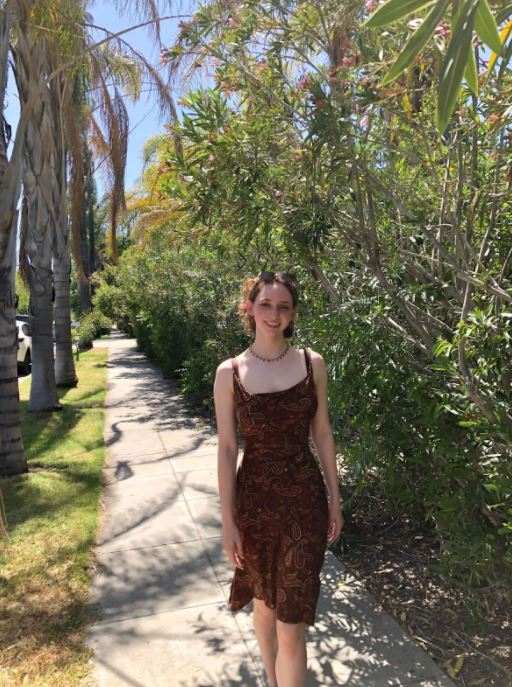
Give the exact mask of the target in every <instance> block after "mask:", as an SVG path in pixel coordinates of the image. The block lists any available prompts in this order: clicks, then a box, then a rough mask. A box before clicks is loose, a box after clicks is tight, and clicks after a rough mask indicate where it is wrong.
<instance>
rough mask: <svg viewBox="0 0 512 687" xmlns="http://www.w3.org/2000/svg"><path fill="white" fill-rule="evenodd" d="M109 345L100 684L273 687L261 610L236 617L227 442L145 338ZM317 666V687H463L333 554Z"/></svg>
mask: <svg viewBox="0 0 512 687" xmlns="http://www.w3.org/2000/svg"><path fill="white" fill-rule="evenodd" d="M103 344H105V345H108V346H109V385H108V395H107V421H106V428H105V437H106V442H107V445H108V453H107V464H106V475H107V479H108V485H107V487H106V488H105V491H104V496H103V500H102V502H103V505H104V511H103V517H102V524H101V528H100V532H99V535H98V547H97V555H98V562H99V565H98V571H97V575H96V577H95V579H94V583H93V602H94V603H97V605H98V613H99V619H98V622H97V623H96V624H95V625H93V626H92V627H91V629H90V632H89V639H88V642H89V646H90V647H91V648H92V649H93V650H94V652H95V668H94V676H95V679H96V681H97V684H98V685H99V686H100V687H117V686H121V685H127V686H132V687H164V686H165V687H235V685H243V686H244V687H252V686H255V687H256V686H257V687H264V685H265V680H264V677H263V668H262V666H261V663H260V660H259V656H258V649H257V644H256V639H255V637H254V633H253V630H252V626H251V616H250V608H246V609H243V610H242V611H240V612H239V613H238V614H237V615H235V616H233V615H232V614H231V613H230V611H229V610H228V609H227V603H226V601H227V596H228V594H229V585H230V580H231V576H232V569H231V566H230V564H229V563H228V562H227V560H226V559H225V557H224V553H223V550H222V542H221V538H220V517H219V498H218V493H217V477H216V469H215V468H216V443H215V442H216V439H215V434H214V431H213V429H212V428H211V427H210V426H208V425H206V424H205V423H204V422H202V421H201V420H199V419H196V418H193V417H191V415H190V414H189V413H188V412H187V411H186V410H185V407H184V404H183V402H182V400H181V398H180V396H179V394H178V392H177V389H176V387H175V386H174V385H173V384H172V383H171V382H169V381H167V380H164V379H163V378H162V376H161V374H160V373H159V372H158V370H157V369H156V368H155V367H154V366H153V365H151V363H149V362H148V361H147V359H146V358H145V356H144V355H142V354H141V353H139V352H137V350H136V346H135V342H134V341H133V340H131V339H127V338H124V337H122V336H121V335H114V336H113V337H112V338H111V340H110V341H108V342H103V341H102V342H99V345H103ZM308 654H309V667H310V669H309V676H308V682H307V685H308V687H312V686H313V685H317V686H321V687H324V686H327V685H347V686H348V687H389V686H391V685H415V686H417V687H450V686H451V685H453V683H452V682H451V681H450V680H449V679H448V678H447V677H446V676H445V675H444V673H443V672H442V671H441V670H440V668H438V667H437V666H436V664H435V663H434V662H433V661H432V660H431V659H430V658H429V656H428V655H427V654H426V653H425V652H424V651H423V650H422V649H421V648H420V647H419V646H418V645H417V644H415V643H414V642H413V641H411V640H410V639H409V638H407V637H406V635H405V634H404V632H403V630H402V629H401V628H400V626H399V625H398V624H397V623H396V622H395V620H394V619H393V618H392V617H390V616H389V615H387V614H385V613H382V612H379V611H377V610H375V609H374V602H373V598H372V597H371V596H370V595H369V594H368V592H366V591H365V589H364V588H363V586H362V585H361V584H360V583H358V582H357V580H355V579H354V577H353V576H352V575H351V574H350V573H349V572H348V571H347V570H346V569H345V568H344V567H343V566H342V565H341V564H340V563H339V562H338V561H337V560H336V559H335V558H334V556H332V555H331V554H330V553H327V557H326V562H325V565H324V570H323V584H322V593H321V598H320V602H319V607H318V622H317V625H316V626H315V627H314V628H311V629H310V630H309V631H308Z"/></svg>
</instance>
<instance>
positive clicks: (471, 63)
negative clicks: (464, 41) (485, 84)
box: [464, 50, 478, 98]
mask: <svg viewBox="0 0 512 687" xmlns="http://www.w3.org/2000/svg"><path fill="white" fill-rule="evenodd" d="M464 78H465V79H466V83H467V85H468V86H469V88H470V90H471V92H472V93H473V95H474V96H475V98H478V70H477V67H476V60H475V53H474V52H473V50H470V51H469V55H468V61H467V62H466V67H465V68H464Z"/></svg>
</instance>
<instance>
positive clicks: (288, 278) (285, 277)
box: [238, 271, 299, 338]
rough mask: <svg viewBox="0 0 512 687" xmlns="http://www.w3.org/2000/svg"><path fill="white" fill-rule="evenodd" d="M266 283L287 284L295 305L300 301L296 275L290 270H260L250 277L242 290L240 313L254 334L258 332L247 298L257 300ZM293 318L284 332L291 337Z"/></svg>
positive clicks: (245, 324) (246, 327) (247, 328)
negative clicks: (247, 308) (248, 308)
mask: <svg viewBox="0 0 512 687" xmlns="http://www.w3.org/2000/svg"><path fill="white" fill-rule="evenodd" d="M265 284H282V285H283V286H285V287H286V288H287V289H288V291H289V292H290V295H291V297H292V303H293V307H294V308H296V307H297V305H298V303H299V295H298V292H297V287H296V285H295V277H294V276H293V275H292V274H290V273H289V272H283V271H277V272H272V271H268V272H267V271H265V272H260V273H259V274H258V276H257V277H248V278H247V279H246V280H245V281H244V283H243V285H242V292H241V300H240V306H239V308H238V313H239V315H240V317H241V318H242V321H243V323H244V327H245V329H246V331H247V332H248V333H249V334H254V333H255V332H256V325H255V322H254V317H252V315H249V313H248V312H247V310H246V308H245V303H246V301H247V300H249V301H252V302H253V303H254V302H255V300H256V298H257V296H258V293H259V292H260V291H261V289H262V288H263V287H264V286H265ZM293 330H294V326H293V320H292V321H291V322H290V324H289V325H288V326H287V327H286V329H285V330H284V332H283V334H284V335H285V337H287V338H290V337H291V336H292V335H293Z"/></svg>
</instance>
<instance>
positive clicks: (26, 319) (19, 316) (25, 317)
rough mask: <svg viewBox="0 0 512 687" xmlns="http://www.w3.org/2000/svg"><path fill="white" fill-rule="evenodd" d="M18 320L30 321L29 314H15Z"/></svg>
mask: <svg viewBox="0 0 512 687" xmlns="http://www.w3.org/2000/svg"><path fill="white" fill-rule="evenodd" d="M16 319H17V320H18V321H19V322H30V315H16Z"/></svg>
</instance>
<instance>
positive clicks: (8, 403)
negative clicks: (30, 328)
mask: <svg viewBox="0 0 512 687" xmlns="http://www.w3.org/2000/svg"><path fill="white" fill-rule="evenodd" d="M1 196H2V194H1V193H0V200H1ZM0 207H1V206H0ZM9 224H10V226H9ZM17 224H18V214H17V213H14V214H13V215H12V216H11V217H10V218H6V217H5V213H4V212H2V216H0V475H17V474H19V473H21V472H26V471H27V470H28V467H27V459H26V457H25V451H24V449H23V441H22V438H21V411H20V395H19V389H18V364H17V360H16V359H17V350H18V334H17V330H16V290H15V272H16V259H15V258H16V252H15V248H16V227H17Z"/></svg>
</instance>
